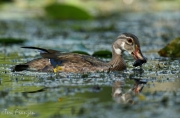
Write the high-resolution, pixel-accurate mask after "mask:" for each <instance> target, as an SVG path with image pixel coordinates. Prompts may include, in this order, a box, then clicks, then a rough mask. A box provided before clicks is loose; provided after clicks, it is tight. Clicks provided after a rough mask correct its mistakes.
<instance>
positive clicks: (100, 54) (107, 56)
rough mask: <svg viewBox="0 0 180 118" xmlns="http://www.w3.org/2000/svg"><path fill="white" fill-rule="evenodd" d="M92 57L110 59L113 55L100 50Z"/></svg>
mask: <svg viewBox="0 0 180 118" xmlns="http://www.w3.org/2000/svg"><path fill="white" fill-rule="evenodd" d="M92 56H95V57H104V58H110V57H111V56H112V53H111V52H110V51H108V50H99V51H96V52H94V53H93V55H92Z"/></svg>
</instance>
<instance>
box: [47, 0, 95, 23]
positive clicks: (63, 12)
mask: <svg viewBox="0 0 180 118" xmlns="http://www.w3.org/2000/svg"><path fill="white" fill-rule="evenodd" d="M45 11H46V14H47V16H48V17H50V18H52V19H61V20H67V19H71V20H89V19H92V16H91V15H90V14H89V13H88V12H86V11H85V10H83V9H81V8H78V7H76V6H72V5H68V4H57V3H56V4H51V5H48V6H46V7H45Z"/></svg>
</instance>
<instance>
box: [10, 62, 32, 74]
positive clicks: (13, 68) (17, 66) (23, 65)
mask: <svg viewBox="0 0 180 118" xmlns="http://www.w3.org/2000/svg"><path fill="white" fill-rule="evenodd" d="M28 68H29V65H25V64H20V65H15V66H14V67H12V72H15V71H23V70H27V69H28Z"/></svg>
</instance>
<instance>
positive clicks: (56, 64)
mask: <svg viewBox="0 0 180 118" xmlns="http://www.w3.org/2000/svg"><path fill="white" fill-rule="evenodd" d="M49 61H50V63H51V65H52V66H53V67H56V66H60V65H61V63H62V61H55V60H54V59H49Z"/></svg>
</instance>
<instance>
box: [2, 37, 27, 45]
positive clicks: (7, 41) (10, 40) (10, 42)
mask: <svg viewBox="0 0 180 118" xmlns="http://www.w3.org/2000/svg"><path fill="white" fill-rule="evenodd" d="M24 42H25V40H24V39H16V38H0V43H1V44H3V45H13V44H22V43H24Z"/></svg>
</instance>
